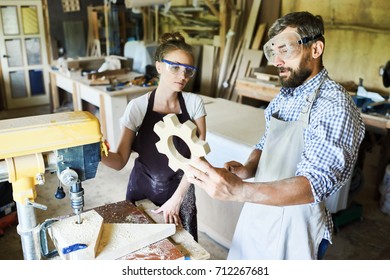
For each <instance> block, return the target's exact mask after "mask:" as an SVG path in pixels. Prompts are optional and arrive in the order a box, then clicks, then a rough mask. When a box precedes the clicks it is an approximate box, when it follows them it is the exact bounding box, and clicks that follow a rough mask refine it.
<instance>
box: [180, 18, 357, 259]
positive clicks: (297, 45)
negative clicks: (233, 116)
mask: <svg viewBox="0 0 390 280" xmlns="http://www.w3.org/2000/svg"><path fill="white" fill-rule="evenodd" d="M268 35H269V37H270V40H269V41H268V42H267V43H266V44H265V45H264V54H265V56H266V58H267V59H268V61H269V62H270V63H271V64H273V65H274V66H275V67H277V68H278V69H279V77H280V80H281V84H282V88H281V90H280V93H279V94H278V95H277V96H276V97H275V98H274V99H273V100H272V102H271V103H270V104H269V106H268V107H267V109H266V110H265V119H266V128H265V133H264V135H263V137H262V138H261V139H260V142H259V143H258V144H257V145H256V146H255V147H254V150H253V151H252V153H251V154H250V156H249V158H248V160H247V161H246V162H245V163H244V164H241V163H238V162H236V161H230V162H227V163H225V166H224V168H215V167H213V166H211V165H210V164H209V163H208V162H207V161H206V160H204V159H199V158H198V159H193V160H192V162H191V164H190V165H188V166H187V167H186V172H187V175H188V176H187V177H188V178H189V181H190V182H191V183H193V184H195V185H197V186H199V187H201V188H202V189H204V190H205V191H206V192H207V193H208V194H209V195H210V196H211V197H213V198H216V199H220V200H231V201H240V202H245V204H244V207H243V209H242V212H241V215H240V218H239V221H238V224H237V226H236V230H235V233H234V237H233V240H232V245H231V247H230V250H229V255H228V259H322V258H323V256H324V253H325V251H326V249H327V247H328V244H329V243H331V241H332V232H333V224H332V218H331V215H330V213H329V211H327V209H326V207H325V203H324V201H325V199H326V198H328V197H329V196H331V195H332V194H334V193H335V192H337V191H338V190H339V189H340V188H341V187H343V186H344V185H345V184H346V182H347V180H348V179H349V178H350V176H351V174H352V171H353V167H354V164H355V162H356V159H357V155H358V150H359V146H360V143H361V141H362V139H363V137H364V124H363V121H362V118H361V116H360V112H359V111H358V109H357V108H356V106H355V104H354V103H353V101H352V99H351V98H350V96H349V94H348V92H347V91H346V90H345V89H344V88H343V87H342V86H341V85H339V84H338V83H336V82H335V81H333V80H331V79H330V78H329V76H328V72H327V70H326V69H325V68H324V66H323V62H322V55H323V52H324V47H325V38H324V25H323V20H322V17H321V16H314V15H312V14H310V13H308V12H294V13H290V14H287V15H286V16H284V17H282V18H280V19H278V20H277V21H276V22H275V23H274V24H273V25H272V26H271V28H270V30H269V33H268ZM195 167H196V168H195ZM252 177H254V181H252V182H248V181H245V179H249V178H252Z"/></svg>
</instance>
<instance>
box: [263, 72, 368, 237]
mask: <svg viewBox="0 0 390 280" xmlns="http://www.w3.org/2000/svg"><path fill="white" fill-rule="evenodd" d="M323 77H325V81H324V82H323V84H322V85H321V87H320V92H319V95H318V97H317V99H316V100H315V101H314V104H313V107H312V109H311V112H310V121H309V122H310V123H309V125H308V127H307V128H306V129H305V132H304V140H305V147H304V151H303V153H302V157H301V161H300V163H299V164H298V166H297V170H296V172H295V175H296V176H305V177H306V178H307V179H308V180H309V181H310V183H311V189H312V192H313V196H314V203H319V202H321V201H324V200H325V199H326V198H328V197H329V196H330V195H332V194H334V193H335V192H337V191H338V190H339V189H340V188H341V187H342V186H343V185H344V184H345V183H346V182H347V180H348V179H349V178H350V176H351V175H352V171H353V167H354V164H355V162H356V159H357V155H358V150H359V146H360V143H361V141H362V140H363V137H364V133H365V128H364V123H363V120H362V117H361V115H360V112H359V110H358V109H357V107H356V106H355V104H354V102H353V101H352V98H351V97H350V96H349V94H348V92H347V91H346V90H345V89H344V88H343V87H342V86H341V85H339V84H337V83H336V82H334V81H333V80H331V79H330V78H329V77H328V72H327V71H326V69H325V68H323V69H322V70H321V72H320V73H318V74H317V75H316V76H315V77H314V78H312V79H311V80H309V81H308V82H306V83H304V84H303V85H301V86H299V87H297V88H282V89H281V90H280V93H279V94H278V95H277V96H276V97H275V98H274V99H273V100H272V101H271V103H270V104H269V105H268V107H267V109H266V110H265V120H266V127H265V133H264V135H263V137H262V138H261V139H260V142H259V143H258V144H257V145H256V148H257V149H259V150H262V149H263V147H264V143H265V141H266V139H267V133H268V128H269V121H270V119H271V115H272V114H273V113H275V112H276V111H277V110H280V111H279V118H280V119H282V120H284V121H296V120H297V119H298V118H299V115H300V112H301V110H302V106H303V105H304V104H305V103H306V98H307V97H308V96H309V95H310V94H312V93H313V92H314V91H315V90H316V89H317V87H318V86H319V84H320V83H321V81H322V78H323ZM326 216H327V221H326V230H325V235H324V238H325V239H327V240H329V241H330V242H331V241H332V233H333V222H332V216H331V214H330V213H329V211H327V213H326Z"/></svg>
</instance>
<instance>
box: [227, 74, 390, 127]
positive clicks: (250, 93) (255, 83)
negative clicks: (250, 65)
mask: <svg viewBox="0 0 390 280" xmlns="http://www.w3.org/2000/svg"><path fill="white" fill-rule="evenodd" d="M280 88H281V87H280V86H278V85H277V84H275V83H274V82H265V81H261V80H259V79H256V78H249V77H247V78H242V79H237V80H236V85H235V88H234V90H235V91H236V92H237V95H238V102H240V103H242V98H243V97H248V98H252V99H256V100H260V101H266V102H270V101H271V100H272V99H273V98H274V97H275V96H276V95H277V94H278V93H279V91H280ZM361 115H362V118H363V121H364V123H365V125H366V126H370V127H373V128H376V129H390V119H386V118H385V117H379V116H374V115H369V114H364V113H362V114H361Z"/></svg>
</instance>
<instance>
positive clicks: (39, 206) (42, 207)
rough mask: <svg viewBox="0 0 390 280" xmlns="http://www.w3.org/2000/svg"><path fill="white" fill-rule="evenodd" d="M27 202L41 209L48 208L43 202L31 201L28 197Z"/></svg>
mask: <svg viewBox="0 0 390 280" xmlns="http://www.w3.org/2000/svg"><path fill="white" fill-rule="evenodd" d="M26 204H27V205H31V206H32V207H34V208H38V209H41V210H47V206H46V205H43V204H40V203H36V202H33V201H30V200H28V199H26Z"/></svg>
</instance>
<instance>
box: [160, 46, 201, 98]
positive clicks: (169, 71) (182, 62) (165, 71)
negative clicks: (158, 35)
mask: <svg viewBox="0 0 390 280" xmlns="http://www.w3.org/2000/svg"><path fill="white" fill-rule="evenodd" d="M163 60H165V62H164V61H156V69H157V72H158V73H159V74H160V82H159V86H163V87H166V88H169V89H170V90H172V91H174V92H180V91H182V90H183V89H184V87H185V86H186V84H187V83H188V81H189V80H190V79H191V75H193V74H194V71H195V70H194V67H193V64H194V61H193V59H192V56H191V55H189V54H188V53H186V52H185V51H183V50H175V51H172V52H170V53H168V54H166V55H165V57H164V59H163Z"/></svg>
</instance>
